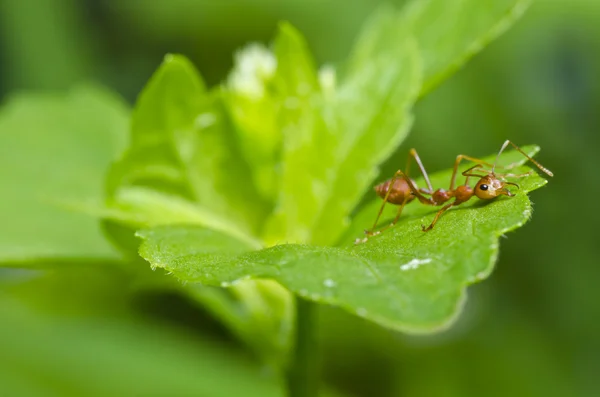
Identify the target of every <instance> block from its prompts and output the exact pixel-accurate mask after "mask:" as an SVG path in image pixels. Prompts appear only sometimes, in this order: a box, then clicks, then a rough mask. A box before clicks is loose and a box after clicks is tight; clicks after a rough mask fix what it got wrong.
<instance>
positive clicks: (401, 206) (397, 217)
mask: <svg viewBox="0 0 600 397" xmlns="http://www.w3.org/2000/svg"><path fill="white" fill-rule="evenodd" d="M408 197H409V196H406V197H405V198H404V200H403V201H402V204H401V205H400V207H398V212H397V213H396V217H395V218H394V220H393V221H392V222H391V223H390V224H389V225H387V226H385V227H383V228H382V229H380V230H378V231H377V232H375V233H371V234H370V235H371V236H373V235H375V234H381V233H383V232H384V231H386V230H387V229H389V228H390V227H392V226H394V225H395V224H396V223H398V219H400V215H402V210H403V209H404V206H405V205H406V203H407V202H408ZM380 215H381V214H380Z"/></svg>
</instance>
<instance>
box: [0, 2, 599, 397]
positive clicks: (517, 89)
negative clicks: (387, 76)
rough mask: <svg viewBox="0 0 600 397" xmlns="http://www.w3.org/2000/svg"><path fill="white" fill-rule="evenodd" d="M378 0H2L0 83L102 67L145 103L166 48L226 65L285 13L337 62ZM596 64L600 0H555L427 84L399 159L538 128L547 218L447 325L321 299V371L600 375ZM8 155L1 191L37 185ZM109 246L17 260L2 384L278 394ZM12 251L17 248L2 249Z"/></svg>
mask: <svg viewBox="0 0 600 397" xmlns="http://www.w3.org/2000/svg"><path fill="white" fill-rule="evenodd" d="M377 3H378V2H376V1H367V0H360V1H354V2H352V4H351V5H349V4H348V2H345V1H341V0H325V1H316V0H304V1H301V0H286V1H276V0H262V1H260V0H255V1H251V0H230V1H227V2H220V1H199V0H171V1H168V2H167V1H150V0H146V1H142V0H128V1H122V0H87V1H82V0H80V1H76V0H46V1H39V0H20V1H16V0H14V1H13V0H2V1H0V97H2V98H3V102H7V101H8V99H7V98H10V97H13V96H14V95H15V93H17V92H23V91H27V92H40V91H44V92H49V91H65V90H67V89H69V88H70V87H72V86H73V85H74V84H76V83H80V82H89V81H93V82H98V83H101V84H103V85H105V86H107V87H110V88H112V89H113V90H115V91H116V92H118V93H120V94H121V95H122V96H123V98H125V100H126V101H127V102H129V103H133V101H134V100H135V97H136V95H137V93H138V92H139V91H140V89H141V88H142V87H143V85H144V84H145V82H146V81H147V80H148V78H149V77H150V75H151V73H152V72H153V71H154V70H155V69H156V67H157V66H158V65H159V63H160V62H161V60H162V57H163V56H164V54H165V53H167V52H180V53H183V54H185V55H187V56H189V57H190V58H191V59H192V60H193V61H194V63H195V64H196V65H197V66H198V68H199V69H200V71H201V72H202V73H203V75H204V77H205V78H206V80H207V82H208V83H209V84H216V83H218V82H219V81H221V80H222V79H223V78H225V77H226V75H227V73H228V71H229V69H230V67H231V66H232V61H233V57H232V55H233V52H234V51H235V49H236V48H239V47H241V46H242V45H244V44H245V43H247V42H249V41H257V40H258V41H263V42H268V41H269V40H270V38H271V37H272V35H273V33H274V31H275V27H276V23H277V21H279V20H281V19H286V20H289V21H290V22H291V23H292V24H294V25H295V26H296V27H298V28H299V29H300V31H302V32H303V33H304V34H305V35H306V36H307V38H308V42H309V44H310V46H311V48H312V50H313V51H314V53H315V54H316V58H317V60H318V62H319V63H320V64H323V63H334V64H335V63H336V62H339V61H340V60H341V59H343V58H344V56H345V55H346V54H347V52H348V50H349V48H350V46H351V44H352V41H353V39H354V37H355V35H356V33H357V31H358V29H359V27H360V24H361V23H362V22H363V21H364V19H365V17H366V15H367V14H368V13H369V12H370V11H371V10H373V9H374V8H375V7H376V6H377ZM599 76H600V2H598V1H597V0H572V1H569V2H566V1H564V0H562V1H561V0H538V1H537V2H535V3H534V4H533V6H532V7H531V8H530V10H529V11H528V12H527V13H526V14H525V17H524V18H523V19H522V20H520V21H519V22H517V24H516V25H515V26H514V27H513V28H512V29H510V30H509V31H508V33H506V34H505V35H503V36H502V37H501V38H500V39H499V40H497V41H495V42H494V43H492V44H491V45H490V46H489V47H488V48H486V49H485V50H484V51H483V53H481V54H479V55H477V56H476V57H475V58H474V59H473V60H472V61H471V62H469V63H468V64H467V65H466V67H465V68H463V69H462V70H461V71H459V72H458V73H457V74H456V75H454V76H452V77H451V78H450V79H449V80H447V81H445V82H444V83H443V84H442V85H441V86H440V87H438V88H437V89H436V90H435V91H434V92H432V93H431V94H430V95H427V96H426V97H425V98H424V99H423V100H421V101H420V102H419V103H418V105H417V108H416V114H417V118H416V124H415V127H414V128H413V130H412V132H411V135H410V137H409V139H408V141H407V142H405V143H404V144H403V145H402V147H401V149H400V150H399V151H398V153H397V154H396V155H394V156H393V157H392V158H391V159H390V160H389V161H388V162H387V163H386V164H385V165H384V167H383V169H384V175H385V176H387V175H391V174H392V173H393V172H394V171H395V169H396V168H398V167H401V166H403V165H404V161H405V158H406V157H405V156H406V154H407V151H408V149H409V148H410V147H416V148H417V149H418V150H419V153H420V155H421V158H422V159H423V161H424V162H425V164H426V166H427V167H428V169H429V170H430V171H436V170H440V169H443V168H448V167H449V166H451V164H452V163H453V160H454V158H455V156H456V155H457V154H459V153H464V154H469V155H473V156H482V155H488V154H490V153H493V152H495V151H496V150H497V149H498V147H499V146H500V144H501V143H502V142H503V141H504V140H505V139H511V140H513V141H514V142H516V143H517V144H521V145H525V144H530V143H536V144H539V145H540V146H541V147H542V152H541V153H540V155H539V157H538V158H539V159H540V161H541V162H542V164H544V165H545V166H547V167H548V168H550V169H551V170H552V171H553V172H554V174H555V175H556V176H555V177H554V178H553V179H552V180H551V181H550V183H549V184H548V185H547V187H545V188H544V189H541V190H539V191H536V192H534V193H533V195H532V200H533V201H534V203H535V207H534V208H535V211H534V216H533V220H532V221H531V222H530V224H528V225H527V226H526V227H525V228H523V229H521V230H518V231H517V232H516V233H512V234H509V235H508V236H507V237H508V238H506V239H502V241H501V252H500V259H499V262H498V264H497V268H496V270H495V272H494V273H493V275H492V276H491V278H490V279H489V280H487V281H485V282H483V283H482V284H479V285H476V286H474V287H471V288H470V289H469V300H468V302H467V305H466V308H465V311H464V313H463V314H462V316H461V318H460V319H459V321H458V322H457V324H456V325H455V326H454V327H453V328H452V329H450V330H449V331H446V332H444V333H441V334H439V335H435V336H426V337H425V336H421V337H414V336H406V335H402V334H398V333H395V332H392V331H388V330H385V329H382V328H379V327H377V326H375V325H372V324H370V323H367V322H365V321H363V320H360V319H358V318H355V317H351V316H349V315H347V314H345V313H343V312H341V311H339V310H336V309H332V308H323V309H322V313H321V318H322V324H321V329H320V331H321V337H322V344H321V346H322V350H323V352H322V353H323V376H324V379H325V381H326V382H327V384H328V385H329V386H330V387H331V388H332V389H333V390H336V391H339V392H340V393H342V395H347V396H508V395H510V396H597V395H600V338H599V337H598V335H600V288H599V287H598V286H597V284H598V282H600V266H599V261H598V242H599V237H598V236H599V234H598V231H597V229H598V224H599V221H600V216H599V215H598V214H599V213H600V212H599V210H598V209H597V199H596V198H597V197H600V178H598V176H597V170H598V169H600V154H599V149H600V137H599V135H598V131H600V113H599V112H598V111H597V109H600V78H599ZM82 111H85V109H82ZM114 117H115V118H118V115H115V116H114ZM102 122H103V121H102V120H95V123H96V124H101V123H102ZM125 127H126V126H125ZM32 128H42V127H40V126H36V127H32ZM2 133H7V132H6V131H5V130H3V131H2ZM7 134H8V133H7ZM32 136H34V138H26V137H23V138H20V137H19V136H18V135H15V136H13V137H11V138H10V139H5V137H2V144H3V145H5V146H4V148H1V147H0V154H2V156H8V155H9V152H11V154H12V155H16V156H18V155H19V153H18V152H16V153H15V152H14V150H15V149H14V148H13V147H9V146H8V143H7V142H18V141H19V140H21V141H23V140H25V139H32V140H35V139H36V138H35V135H32ZM116 140H117V141H118V139H116ZM28 144H29V143H28ZM31 144H32V145H33V146H36V145H35V143H34V142H33V141H32V142H31ZM39 145H42V144H39ZM39 145H38V146H36V150H44V148H45V147H47V146H43V145H42V146H39ZM44 145H46V144H44ZM117 145H118V144H117ZM15 147H16V146H15ZM22 147H25V145H24V144H23V145H22ZM98 150H104V149H98ZM106 150H108V149H106ZM30 171H31V172H30V174H29V175H35V173H36V171H35V170H30ZM8 174H10V170H3V172H2V173H0V175H2V176H3V180H2V181H0V183H1V186H2V187H1V188H0V189H1V192H2V194H3V195H5V194H6V195H9V196H10V195H11V194H12V195H13V196H14V197H18V195H19V194H24V193H20V190H19V189H21V190H22V186H21V185H20V184H19V183H20V182H19V181H17V182H14V181H13V183H11V180H10V178H9V179H8V182H7V180H4V178H5V175H8ZM36 183H37V182H36V181H32V180H28V181H22V185H23V186H30V185H32V184H36ZM100 183H101V181H98V184H100ZM98 186H99V185H98ZM23 191H24V190H23ZM9 193H10V194H9ZM18 201H19V200H15V202H18ZM9 202H10V201H9ZM3 205H7V204H6V202H4V204H3ZM17 213H18V211H17ZM1 214H3V215H2V216H3V219H0V228H6V229H5V230H4V231H3V233H2V234H0V235H2V236H6V235H9V234H11V233H12V231H10V230H8V227H9V226H10V225H11V224H14V223H18V222H19V220H18V219H12V218H10V219H9V214H10V211H7V209H6V208H5V209H4V210H3V211H2V212H1ZM32 216H33V215H32ZM0 243H2V242H1V241H0ZM5 246H6V244H0V250H1V249H4V248H5ZM3 247H4V248H3ZM107 249H108V248H105V247H100V248H98V250H99V252H104V251H105V250H107ZM98 256H99V257H100V258H101V259H98V260H94V261H91V262H90V261H85V262H80V261H77V260H72V261H68V262H64V261H61V262H60V263H55V262H56V261H53V260H49V259H48V258H45V257H44V258H40V260H39V261H27V264H26V265H25V266H26V267H27V268H28V269H18V268H19V267H21V265H22V264H21V263H11V264H10V265H11V267H9V268H5V269H0V396H5V395H6V396H26V395H27V396H30V395H31V396H34V395H40V396H64V395H87V396H92V395H93V396H96V395H97V396H106V395H144V396H146V395H156V396H166V395H169V396H188V395H196V396H234V395H235V396H255V395H256V396H271V395H273V396H278V395H281V391H280V388H279V385H278V384H277V380H276V378H275V377H274V376H273V374H272V373H271V372H270V371H269V370H268V369H265V368H263V367H261V366H260V365H259V364H258V362H257V360H256V358H255V357H253V355H252V354H251V353H250V352H248V351H247V350H246V349H244V348H243V347H242V346H241V344H240V343H239V342H237V341H236V340H235V338H233V337H232V336H231V335H230V334H229V333H228V331H227V330H226V329H224V327H223V326H222V325H220V324H219V323H218V322H217V321H216V320H214V319H212V318H211V316H210V315H209V314H208V313H206V312H205V311H204V310H203V309H202V307H201V306H200V305H198V304H196V303H194V301H193V299H190V298H189V297H186V296H182V295H181V293H180V292H178V291H179V288H178V287H177V285H176V284H173V285H171V284H169V283H165V282H164V281H163V277H161V275H160V274H155V273H151V272H149V271H148V270H147V269H146V267H145V265H144V264H143V263H139V262H136V264H135V266H133V267H132V266H123V265H122V263H121V259H120V258H119V257H118V256H117V255H116V254H115V256H114V258H112V259H111V260H109V261H107V260H106V259H104V257H103V256H102V255H100V254H99V255H98ZM10 257H11V256H10V255H4V254H3V253H2V252H0V260H3V259H2V258H10ZM49 265H52V266H49ZM47 267H49V268H50V270H42V271H40V270H39V268H47ZM132 268H133V269H134V270H132ZM140 280H142V281H140Z"/></svg>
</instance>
